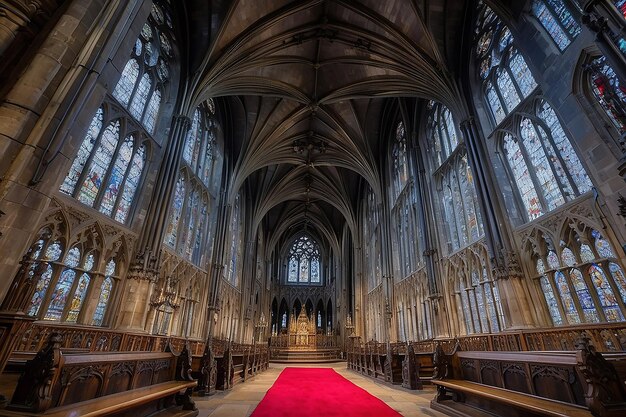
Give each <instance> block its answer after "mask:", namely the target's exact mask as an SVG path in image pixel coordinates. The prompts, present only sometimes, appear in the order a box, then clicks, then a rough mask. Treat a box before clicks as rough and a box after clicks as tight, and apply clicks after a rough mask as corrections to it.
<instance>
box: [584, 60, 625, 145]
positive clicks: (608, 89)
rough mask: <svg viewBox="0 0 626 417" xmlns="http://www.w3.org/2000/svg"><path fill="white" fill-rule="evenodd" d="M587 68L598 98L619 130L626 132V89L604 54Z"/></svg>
mask: <svg viewBox="0 0 626 417" xmlns="http://www.w3.org/2000/svg"><path fill="white" fill-rule="evenodd" d="M585 68H586V70H587V72H588V74H589V80H590V82H591V88H592V91H593V94H594V96H595V98H596V100H597V101H598V103H599V104H600V106H601V107H602V109H603V110H604V112H605V113H606V115H607V116H608V117H609V119H610V120H611V122H612V123H613V125H614V126H615V128H616V129H617V130H618V132H619V133H620V134H622V135H623V134H625V133H626V89H625V88H624V87H623V86H622V85H621V83H620V81H619V78H618V77H617V75H616V74H615V71H614V70H613V68H611V66H610V65H609V63H608V62H607V61H606V58H605V57H604V56H600V57H598V58H596V59H594V60H593V61H591V62H590V63H589V64H588V65H586V67H585Z"/></svg>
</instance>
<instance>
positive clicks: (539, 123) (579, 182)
mask: <svg viewBox="0 0 626 417" xmlns="http://www.w3.org/2000/svg"><path fill="white" fill-rule="evenodd" d="M541 109H551V110H552V113H553V114H554V116H555V117H556V122H555V123H558V128H559V129H560V130H561V132H562V133H563V139H562V144H564V145H566V146H568V147H569V152H570V158H569V160H566V159H565V158H564V155H563V152H561V151H560V150H559V146H558V144H557V142H556V140H555V137H554V130H553V129H551V127H550V126H548V124H547V123H546V121H545V120H544V119H543V118H542V117H541V112H540V111H541ZM526 121H529V122H528V123H530V125H531V126H532V127H531V128H532V132H534V137H535V138H536V139H537V140H538V142H539V144H540V150H541V153H540V154H538V155H536V156H535V157H539V158H543V160H544V161H545V163H546V164H547V165H548V167H549V172H550V173H551V177H552V179H553V180H554V181H555V182H556V187H557V190H558V197H559V199H560V200H561V201H559V200H555V201H552V202H550V200H549V199H548V196H547V195H546V191H547V190H548V189H547V188H546V187H545V186H544V184H543V183H541V181H540V179H539V177H538V173H537V171H536V169H531V167H533V168H536V163H535V161H533V158H532V157H531V155H530V154H529V151H528V148H527V145H526V144H525V137H524V136H523V133H522V129H523V124H524V123H525V122H526ZM542 132H543V133H544V134H545V135H542ZM494 136H495V138H496V140H497V149H498V151H499V155H500V158H501V161H502V164H503V165H504V167H505V171H506V175H507V177H508V179H509V182H510V184H512V185H513V187H512V189H513V194H514V195H515V200H516V204H517V209H518V210H519V211H521V212H522V213H525V214H524V216H525V219H526V221H532V220H534V219H536V218H538V217H540V216H543V215H545V214H547V213H549V212H551V211H553V210H555V209H557V208H558V207H560V206H562V205H563V204H565V203H568V202H570V201H572V200H575V199H576V198H578V197H579V196H581V195H583V194H585V193H587V192H589V191H590V190H591V188H592V187H593V184H592V182H591V179H590V178H589V176H588V175H587V174H586V170H585V167H584V165H583V163H582V161H581V160H580V158H579V157H578V152H577V151H576V149H575V148H574V145H573V144H572V141H571V140H570V136H569V135H568V134H567V132H565V130H564V128H563V125H562V124H561V121H560V119H559V117H558V114H557V113H556V111H554V109H553V108H552V107H551V106H550V105H549V103H548V102H547V101H546V100H545V99H544V98H543V97H542V96H540V95H534V96H533V97H532V99H529V100H527V101H526V102H525V103H524V104H523V106H520V107H519V108H518V110H517V111H516V112H515V114H513V115H511V117H509V118H508V119H507V120H506V122H505V123H503V124H501V125H500V126H499V128H498V130H497V131H496V133H495V135H494ZM507 141H513V142H515V144H516V145H515V146H517V147H519V150H520V154H521V157H522V160H523V161H524V167H525V170H526V171H527V172H528V178H529V179H530V181H531V184H529V185H532V191H533V192H534V193H536V197H537V199H538V202H537V205H536V207H535V208H532V209H531V207H527V206H526V203H525V202H524V197H523V196H522V194H521V191H520V180H519V179H518V178H516V174H515V170H514V169H513V167H512V166H511V163H510V161H509V160H508V150H507V149H506V148H507V143H506V142H507ZM568 164H569V165H572V164H573V165H576V166H577V167H580V168H576V169H574V171H576V172H578V174H577V175H578V177H576V178H575V177H574V174H573V173H572V169H570V168H573V166H569V167H568ZM581 171H582V173H583V174H580V172H581ZM551 205H552V206H553V207H551Z"/></svg>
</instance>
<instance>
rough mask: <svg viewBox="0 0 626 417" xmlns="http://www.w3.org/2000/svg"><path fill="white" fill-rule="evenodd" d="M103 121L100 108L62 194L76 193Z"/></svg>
mask: <svg viewBox="0 0 626 417" xmlns="http://www.w3.org/2000/svg"><path fill="white" fill-rule="evenodd" d="M102 120H103V110H102V108H99V109H98V111H96V115H95V116H94V118H93V119H92V120H91V124H90V125H89V129H88V130H87V134H86V135H85V139H83V143H82V144H81V145H80V149H79V150H78V154H77V155H76V158H75V159H74V162H72V167H71V168H70V172H69V173H68V174H67V176H66V177H65V180H63V184H61V188H60V191H61V192H63V193H65V194H68V195H72V194H73V193H74V188H76V183H77V182H78V180H79V178H80V175H81V173H82V172H83V169H84V168H85V164H86V163H87V160H88V159H89V155H91V150H92V149H93V145H94V143H95V142H96V140H97V138H98V135H99V134H100V131H101V130H102Z"/></svg>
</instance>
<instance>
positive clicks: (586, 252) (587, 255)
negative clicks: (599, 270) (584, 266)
mask: <svg viewBox="0 0 626 417" xmlns="http://www.w3.org/2000/svg"><path fill="white" fill-rule="evenodd" d="M595 258H596V255H594V253H593V251H592V250H591V247H590V246H589V245H587V244H586V243H583V244H581V245H580V259H581V260H582V261H583V262H592V261H593V260H594V259H595Z"/></svg>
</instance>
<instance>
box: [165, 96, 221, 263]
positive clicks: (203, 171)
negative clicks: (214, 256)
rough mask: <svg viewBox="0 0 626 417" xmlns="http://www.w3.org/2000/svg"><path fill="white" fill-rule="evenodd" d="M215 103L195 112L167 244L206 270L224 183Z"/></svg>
mask: <svg viewBox="0 0 626 417" xmlns="http://www.w3.org/2000/svg"><path fill="white" fill-rule="evenodd" d="M214 111H215V106H214V103H213V101H212V100H209V101H208V102H207V103H205V104H203V105H201V106H199V107H198V108H197V109H196V110H195V111H194V116H193V119H192V121H191V127H190V130H189V132H188V134H187V137H186V140H185V144H184V148H183V157H182V161H181V170H180V172H179V176H178V180H177V181H176V184H175V186H174V190H173V195H172V206H171V208H170V213H169V221H168V223H167V228H166V230H165V237H164V242H165V244H166V245H168V246H169V247H171V248H172V249H175V250H176V253H178V254H179V255H180V256H182V257H183V258H185V259H187V260H188V261H190V262H193V263H194V264H196V265H198V266H201V267H202V266H203V265H204V263H205V262H206V260H207V256H210V249H211V246H212V244H211V243H212V240H213V227H212V225H213V224H214V223H215V222H212V221H210V220H211V219H212V218H213V216H214V214H213V213H214V210H213V207H214V206H215V204H216V203H215V202H216V199H217V186H218V185H219V181H220V179H221V153H220V149H219V147H218V143H217V129H218V123H217V120H216V118H215V113H214Z"/></svg>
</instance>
